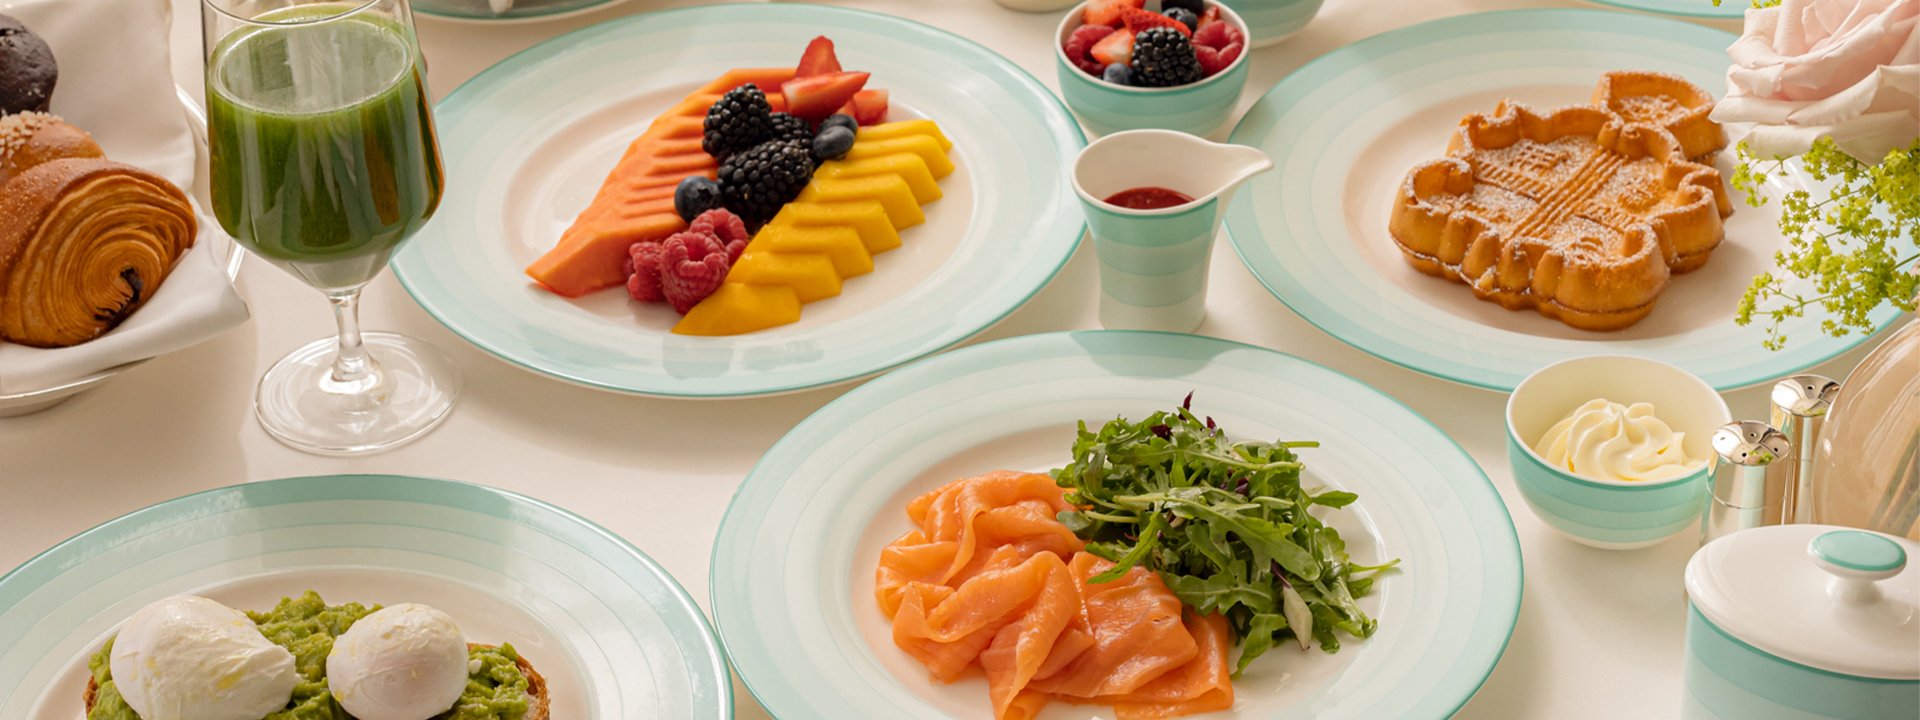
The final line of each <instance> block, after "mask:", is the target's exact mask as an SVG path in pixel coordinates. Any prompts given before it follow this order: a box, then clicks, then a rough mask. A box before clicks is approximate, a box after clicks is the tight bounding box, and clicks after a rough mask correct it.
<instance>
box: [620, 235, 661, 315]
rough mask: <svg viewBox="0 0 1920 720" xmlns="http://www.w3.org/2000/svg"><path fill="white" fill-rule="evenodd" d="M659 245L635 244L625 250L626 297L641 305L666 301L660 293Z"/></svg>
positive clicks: (649, 243)
mask: <svg viewBox="0 0 1920 720" xmlns="http://www.w3.org/2000/svg"><path fill="white" fill-rule="evenodd" d="M660 255H661V251H660V243H657V242H637V243H634V244H633V247H631V248H628V250H627V265H628V269H627V273H628V275H627V296H628V297H631V298H633V299H634V300H638V301H640V302H643V303H656V302H661V301H664V300H666V299H667V296H666V295H664V294H662V293H661V292H660Z"/></svg>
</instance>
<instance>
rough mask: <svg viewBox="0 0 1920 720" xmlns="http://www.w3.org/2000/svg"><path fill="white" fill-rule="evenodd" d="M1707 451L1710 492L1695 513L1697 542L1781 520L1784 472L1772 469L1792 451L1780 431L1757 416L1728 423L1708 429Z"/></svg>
mask: <svg viewBox="0 0 1920 720" xmlns="http://www.w3.org/2000/svg"><path fill="white" fill-rule="evenodd" d="M1713 452H1714V455H1716V456H1717V457H1715V458H1713V480H1712V485H1711V486H1710V487H1711V494H1710V497H1708V498H1707V501H1706V508H1705V510H1704V511H1703V514H1702V516H1701V518H1700V543H1701V544H1702V545H1704V544H1706V543H1708V542H1711V541H1713V540H1715V539H1717V538H1720V537H1722V536H1725V535H1729V534H1732V533H1735V532H1738V531H1741V530H1745V529H1747V528H1755V527H1760V526H1762V525H1780V524H1783V523H1785V522H1786V519H1785V517H1784V516H1783V513H1782V511H1783V510H1784V509H1785V506H1786V492H1785V482H1786V477H1785V476H1784V475H1781V474H1780V473H1779V471H1778V470H1777V469H1775V468H1773V466H1774V465H1776V464H1783V463H1785V462H1786V461H1787V460H1788V459H1789V458H1790V457H1791V456H1792V455H1793V443H1792V442H1791V441H1789V440H1788V439H1787V436H1786V435H1784V434H1782V433H1781V432H1780V431H1779V430H1775V429H1774V428H1773V427H1772V426H1770V425H1768V424H1766V423H1763V422H1760V421H1758V420H1739V421H1736V422H1730V423H1727V424H1725V425H1722V426H1720V428H1719V429H1717V430H1714V431H1713ZM1769 470H1772V472H1769Z"/></svg>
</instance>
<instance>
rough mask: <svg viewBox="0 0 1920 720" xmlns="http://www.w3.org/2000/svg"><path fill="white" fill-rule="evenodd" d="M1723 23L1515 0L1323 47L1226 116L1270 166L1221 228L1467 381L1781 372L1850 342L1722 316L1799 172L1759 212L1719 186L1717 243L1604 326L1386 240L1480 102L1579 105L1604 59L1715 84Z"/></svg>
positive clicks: (1811, 319) (1237, 135)
mask: <svg viewBox="0 0 1920 720" xmlns="http://www.w3.org/2000/svg"><path fill="white" fill-rule="evenodd" d="M1733 37H1734V36H1733V35H1731V34H1728V33H1725V32H1721V31H1718V30H1712V29H1709V28H1704V27H1700V26H1698V25H1694V24H1691V23H1686V22H1681V21H1677V20H1669V19H1664V18H1658V17H1651V16H1647V15H1638V14H1633V13H1623V12H1616V11H1611V10H1515V11H1507V12H1492V13H1481V14H1477V15H1463V16H1459V17H1452V18H1446V19H1442V20H1436V21H1432V22H1427V23H1422V24H1420V25H1414V26H1411V27H1407V28H1402V29H1400V30H1395V31H1392V32H1388V33H1385V34H1381V35H1376V36H1374V37H1371V38H1367V39H1365V40H1362V41H1360V42H1357V43H1354V44H1352V45H1348V46H1346V47H1343V48H1340V49H1339V50H1335V51H1333V52H1331V53H1328V54H1327V55H1325V56H1322V57H1321V58H1319V59H1317V60H1315V61H1313V62H1311V63H1308V64H1307V65H1306V66H1305V67H1302V68H1300V69H1299V70H1297V71H1295V72H1294V73H1293V74H1291V75H1289V76H1287V77H1286V78H1285V79H1283V80H1281V81H1280V83H1279V84H1278V85H1276V86H1275V87H1274V88H1273V89H1272V90H1271V91H1269V92H1268V93H1267V94H1266V96H1264V97H1262V98H1261V99H1260V101H1259V102H1257V103H1255V104H1254V106H1253V108H1252V109H1250V110H1249V111H1248V112H1247V115H1246V117H1245V118H1243V119H1242V120H1241V121H1240V125H1239V127H1237V128H1236V129H1235V130H1234V132H1233V138H1232V139H1233V142H1236V143H1241V144H1246V145H1252V146H1254V147H1258V148H1261V149H1263V150H1265V151H1266V152H1267V154H1268V155H1270V156H1272V157H1273V160H1274V171H1273V172H1270V173H1267V174H1265V175H1261V176H1259V177H1256V178H1254V179H1253V180H1252V181H1251V182H1249V183H1247V185H1246V186H1245V187H1244V188H1242V189H1241V191H1240V192H1241V195H1240V198H1239V199H1238V200H1237V201H1236V202H1234V203H1233V205H1232V207H1231V208H1230V209H1229V210H1228V212H1227V220H1226V225H1227V232H1228V234H1229V235H1230V236H1231V237H1232V239H1233V245H1234V248H1235V249H1236V250H1238V251H1239V253H1240V257H1241V259H1243V260H1244V261H1246V264H1247V267H1248V268H1249V269H1251V270H1252V271H1253V274H1254V275H1255V276H1256V277H1258V278H1259V279H1260V282H1261V283H1263V284H1265V285H1266V287H1267V289H1268V290H1271V291H1272V292H1273V294H1274V295H1275V296H1277V297H1279V298H1280V300H1281V301H1283V302H1285V303H1286V304H1287V305H1288V306H1289V307H1291V308H1293V310H1294V312H1297V313H1299V314H1300V315H1301V316H1302V317H1304V318H1306V319H1307V320H1308V321H1309V322H1311V323H1313V324H1315V325H1317V326H1319V327H1320V328H1321V329H1322V330H1325V331H1326V332H1328V333H1329V334H1331V335H1333V336H1334V337H1337V338H1339V339H1341V340H1343V341H1345V342H1347V343H1348V344H1350V345H1353V346H1354V347H1357V348H1360V349H1361V350H1365V351H1367V352H1369V353H1372V354H1374V355H1377V356H1379V357H1381V358H1384V359H1386V360H1389V361H1392V362H1394V363H1398V364H1400V365H1404V366H1406V367H1409V368H1412V369H1414V370H1418V371H1420V372H1424V373H1427V374H1429V375H1433V376H1436V377H1440V378H1444V379H1447V380H1452V381H1455V382H1459V383H1465V384H1467V385H1474V386H1478V387H1484V388H1490V389H1494V390H1500V391H1511V390H1512V389H1513V388H1514V386H1515V385H1518V384H1519V383H1520V381H1521V380H1522V379H1524V378H1526V376H1527V375H1529V374H1531V373H1532V372H1533V371H1534V370H1538V369H1540V368H1542V367H1545V366H1547V365H1550V364H1552V363H1555V362H1558V361H1561V360H1565V359H1568V358H1573V357H1581V356H1586V355H1599V354H1609V355H1638V356H1642V357H1648V358H1652V359H1655V360H1661V361H1664V362H1667V363H1670V364H1673V365H1677V366H1679V367H1681V368H1684V369H1686V370H1687V371H1689V372H1692V373H1694V374H1695V375H1699V376H1700V377H1701V378H1703V379H1705V380H1706V381H1707V382H1708V383H1709V384H1711V385H1713V386H1714V387H1715V388H1717V389H1722V390H1725V389H1731V388H1737V387H1744V386H1747V385H1753V384H1757V383H1762V382H1771V381H1773V380H1775V379H1777V378H1780V377H1782V376H1786V375H1791V374H1793V373H1795V372H1799V371H1800V370H1803V369H1805V368H1807V367H1811V366H1813V365H1816V364H1819V363H1821V362H1823V361H1826V360H1828V359H1830V358H1832V357H1833V356H1835V355H1838V354H1840V353H1842V352H1845V351H1846V350H1848V349H1849V348H1852V347H1853V346H1855V345H1857V344H1859V343H1860V342H1862V341H1863V340H1864V339H1865V337H1864V336H1862V335H1860V334H1858V333H1856V334H1854V335H1852V336H1850V337H1846V338H1833V337H1828V336H1827V335H1825V334H1824V333H1822V332H1821V331H1820V327H1819V325H1820V321H1821V318H1820V316H1819V314H1818V313H1817V312H1814V313H1809V314H1808V317H1804V318H1796V319H1793V320H1790V321H1789V322H1787V323H1786V325H1785V326H1784V328H1783V329H1784V330H1785V332H1786V333H1787V335H1788V336H1789V337H1790V338H1791V340H1790V342H1789V344H1788V346H1787V349H1785V350H1783V351H1780V352H1771V351H1768V350H1765V349H1763V348H1762V347H1761V343H1762V342H1763V341H1764V340H1765V338H1766V330H1765V323H1764V322H1757V323H1755V324H1753V325H1749V326H1747V327H1740V326H1738V325H1736V324H1735V323H1734V307H1735V305H1736V304H1737V303H1738V302H1739V300H1740V297H1741V295H1742V294H1743V293H1744V292H1745V291H1746V288H1747V285H1748V283H1749V282H1750V281H1751V280H1752V278H1753V277H1754V276H1756V275H1758V274H1760V273H1763V272H1768V271H1770V270H1771V269H1772V266H1773V254H1774V252H1775V251H1776V250H1778V249H1780V248H1782V247H1784V246H1785V244H1786V241H1785V240H1784V239H1783V238H1782V237H1781V235H1780V231H1779V227H1778V220H1779V206H1780V203H1779V200H1778V198H1780V197H1782V196H1784V195H1785V193H1787V192H1788V191H1791V190H1794V189H1798V188H1803V187H1808V186H1809V184H1810V183H1811V182H1812V181H1811V180H1810V179H1809V178H1807V177H1805V176H1804V174H1801V173H1798V172H1795V171H1791V170H1790V171H1789V172H1788V173H1785V174H1777V175H1776V176H1775V177H1774V178H1773V179H1772V180H1771V181H1770V182H1769V185H1768V187H1767V189H1766V190H1767V194H1768V195H1769V196H1770V197H1772V198H1773V199H1772V200H1771V201H1770V202H1768V203H1767V205H1766V206H1765V207H1761V208H1753V207H1748V206H1747V205H1746V204H1745V202H1744V197H1743V196H1742V195H1740V194H1739V193H1735V194H1734V195H1733V200H1734V205H1735V211H1734V214H1733V216H1732V217H1730V218H1728V219H1727V221H1726V233H1727V241H1726V242H1725V243H1723V244H1722V245H1721V246H1720V248H1719V249H1716V250H1715V251H1714V253H1713V257H1712V259H1711V260H1710V261H1709V262H1708V263H1707V265H1706V266H1705V267H1703V268H1701V269H1699V270H1697V271H1694V272H1692V273H1689V274H1686V275H1677V276H1675V277H1674V278H1673V282H1672V284H1671V285H1670V286H1669V287H1668V288H1667V290H1666V292H1665V294H1663V295H1662V296H1661V297H1660V300H1659V302H1658V304H1657V305H1656V306H1655V307H1654V309H1653V312H1652V314H1650V315H1648V316H1647V318H1646V319H1644V320H1641V321H1640V322H1639V323H1638V324H1636V325H1634V326H1633V327H1630V328H1627V329H1625V330H1620V331H1616V332H1611V333H1597V332H1587V331H1582V330H1576V329H1573V328H1571V327H1568V326H1566V325H1563V324H1561V323H1560V322H1558V321H1555V320H1551V319H1548V318H1546V317H1543V316H1541V315H1540V314H1538V313H1536V312H1534V311H1532V310H1526V311H1519V312H1515V311H1508V310H1505V309H1502V308H1501V307H1499V306H1498V305H1495V304H1493V303H1490V302H1484V301H1481V300H1477V299H1475V298H1474V297H1473V293H1472V292H1471V291H1470V290H1469V289H1468V288H1467V287H1466V286H1465V285H1462V284H1459V283H1455V282H1452V281H1449V280H1444V279H1441V278H1436V277H1430V276H1427V275H1423V274H1421V273H1419V272H1418V271H1416V270H1414V269H1413V268H1412V266H1409V265H1408V264H1407V263H1406V261H1405V260H1404V259H1403V258H1402V257H1401V255H1400V253H1399V250H1398V249H1397V248H1396V246H1395V245H1394V243H1393V240H1392V238H1391V237H1390V236H1389V235H1388V234H1387V218H1388V215H1389V208H1390V206H1391V201H1392V198H1393V195H1394V192H1395V190H1396V189H1397V188H1398V186H1399V184H1400V183H1401V182H1402V181H1403V180H1404V179H1405V177H1406V173H1407V171H1408V170H1409V169H1411V168H1412V167H1413V166H1415V165H1417V164H1419V163H1421V162H1424V161H1426V160H1429V159H1434V158H1439V157H1442V156H1444V153H1445V151H1446V147H1447V140H1448V137H1449V135H1450V134H1451V133H1452V132H1453V129H1454V127H1455V126H1456V124H1457V123H1458V122H1459V120H1460V118H1461V117H1462V116H1464V115H1467V114H1469V113H1475V112H1491V111H1492V110H1493V109H1494V107H1495V106H1496V105H1497V104H1498V103H1499V102H1500V100H1502V99H1503V98H1513V99H1515V100H1519V101H1523V102H1526V103H1528V104H1531V105H1534V106H1536V107H1555V106H1559V105H1571V104H1584V103H1586V102H1587V101H1588V99H1589V98H1590V97H1591V96H1592V93H1593V88H1594V85H1595V84H1596V83H1597V82H1598V80H1599V79H1600V75H1601V74H1602V73H1604V72H1606V71H1608V70H1657V71H1664V72H1671V73H1676V74H1679V75H1681V76H1684V77H1686V78H1687V79H1688V80H1690V81H1692V82H1694V83H1696V84H1698V85H1700V86H1701V87H1703V88H1706V89H1707V90H1708V91H1709V92H1712V93H1713V94H1714V95H1716V96H1719V95H1721V94H1722V92H1723V90H1724V89H1725V87H1726V81H1725V75H1726V71H1727V62H1728V61H1727V56H1726V50H1725V49H1726V47H1727V45H1728V44H1729V43H1731V42H1732V41H1733ZM1732 130H1735V131H1736V132H1735V134H1736V136H1737V130H1738V128H1733V129H1732ZM1731 155H1732V152H1731V150H1728V151H1723V152H1721V153H1720V154H1719V155H1718V157H1716V158H1715V160H1714V164H1715V165H1716V166H1718V167H1719V168H1720V171H1721V175H1722V176H1723V177H1731V176H1732V169H1733V167H1734V164H1733V160H1732V157H1731ZM1806 289H1810V288H1806ZM1815 294H1817V293H1815ZM1896 316H1897V313H1895V312H1892V311H1891V310H1887V311H1883V312H1880V313H1877V314H1875V315H1874V316H1873V318H1872V319H1873V321H1874V323H1875V324H1876V326H1878V327H1885V326H1886V324H1887V323H1890V322H1892V321H1893V319H1894V318H1895V317H1896Z"/></svg>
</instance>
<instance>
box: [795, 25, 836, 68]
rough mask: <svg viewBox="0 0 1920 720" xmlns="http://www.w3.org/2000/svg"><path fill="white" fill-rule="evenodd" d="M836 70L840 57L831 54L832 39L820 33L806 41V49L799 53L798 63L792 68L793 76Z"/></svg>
mask: <svg viewBox="0 0 1920 720" xmlns="http://www.w3.org/2000/svg"><path fill="white" fill-rule="evenodd" d="M837 72H840V58H839V56H836V55H834V54H833V41H832V40H829V39H827V36H825V35H821V36H819V37H816V38H814V39H813V42H810V43H807V51H806V52H804V53H801V54H800V65H799V66H798V67H796V68H794V71H793V76H794V77H797V78H803V77H813V76H815V75H832V74H834V73H837Z"/></svg>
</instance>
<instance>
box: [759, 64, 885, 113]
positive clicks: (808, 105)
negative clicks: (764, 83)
mask: <svg viewBox="0 0 1920 720" xmlns="http://www.w3.org/2000/svg"><path fill="white" fill-rule="evenodd" d="M868 77H870V74H869V73H863V72H837V73H833V74H831V75H814V76H812V77H802V78H794V79H792V80H788V81H786V83H784V84H782V85H781V86H780V94H782V95H785V96H786V98H787V112H789V113H792V114H794V115H796V116H799V117H801V118H804V119H806V120H812V121H815V122H818V121H820V120H823V119H825V118H826V117H827V116H828V115H832V114H833V111H835V110H839V109H840V107H841V106H842V105H846V104H847V101H848V100H852V99H853V96H854V95H855V94H856V93H859V92H860V89H861V88H863V87H866V85H867V78H868Z"/></svg>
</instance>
